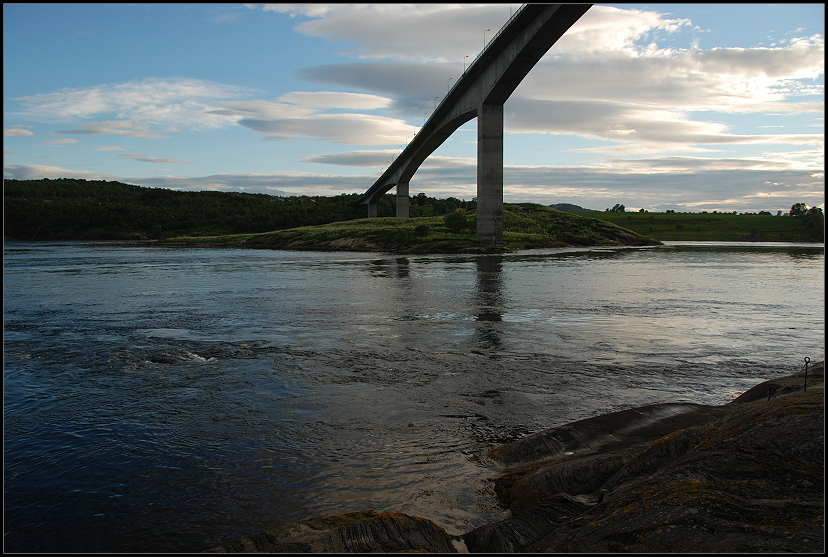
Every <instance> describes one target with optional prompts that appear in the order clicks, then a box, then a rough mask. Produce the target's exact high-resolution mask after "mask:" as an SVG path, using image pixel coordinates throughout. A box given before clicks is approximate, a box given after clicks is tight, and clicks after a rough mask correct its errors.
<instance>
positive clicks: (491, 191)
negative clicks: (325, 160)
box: [357, 4, 592, 242]
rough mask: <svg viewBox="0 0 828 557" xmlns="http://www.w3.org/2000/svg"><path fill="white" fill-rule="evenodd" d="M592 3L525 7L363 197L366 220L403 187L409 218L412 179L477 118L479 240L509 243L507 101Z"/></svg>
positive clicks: (403, 209) (402, 209)
mask: <svg viewBox="0 0 828 557" xmlns="http://www.w3.org/2000/svg"><path fill="white" fill-rule="evenodd" d="M590 7H592V4H524V5H523V6H521V7H520V9H518V11H516V12H515V13H514V15H513V16H512V17H511V18H510V19H509V21H507V22H506V25H504V26H503V27H502V28H501V29H500V31H498V33H497V34H496V35H495V36H494V37H493V38H492V40H491V41H489V43H488V44H487V45H486V46H485V48H484V49H483V51H482V52H481V53H480V54H479V55H478V56H477V58H475V60H474V62H472V64H471V65H470V66H469V67H468V69H466V71H465V72H464V73H463V75H462V77H461V78H460V79H458V80H457V81H456V82H455V83H454V86H453V87H452V88H451V89H450V90H449V92H448V94H447V95H446V96H445V98H444V99H443V101H442V102H441V103H440V104H439V106H437V108H436V109H435V110H434V112H433V113H432V115H431V117H430V118H429V119H428V121H427V122H426V123H425V124H424V125H423V127H422V129H421V130H420V132H419V133H418V134H417V135H415V136H414V139H412V140H411V143H409V144H408V145H407V146H406V148H405V150H403V152H402V153H401V154H400V155H399V156H398V157H397V158H396V159H394V161H393V162H392V163H391V165H390V166H389V167H388V169H387V170H386V171H385V173H383V175H382V176H380V178H379V179H378V180H377V181H376V182H375V183H374V185H373V186H371V187H370V188H369V189H368V191H367V192H365V194H364V195H363V196H362V197H360V198H359V200H358V202H357V203H358V204H359V205H367V207H368V216H369V217H376V216H377V203H378V201H379V200H380V198H382V196H383V195H384V194H385V193H387V192H388V191H389V190H390V189H391V188H393V187H396V188H397V216H398V217H406V218H407V217H408V204H409V181H410V180H411V177H412V176H413V175H414V173H415V172H417V169H418V168H420V165H421V164H422V163H423V161H425V160H426V158H428V156H429V155H430V154H431V153H433V152H434V151H435V150H436V149H437V147H439V146H440V145H442V144H443V142H444V141H445V140H446V139H448V138H449V136H450V135H451V134H452V133H454V131H455V130H456V129H457V128H459V127H460V126H462V125H463V124H465V123H466V122H468V121H469V120H471V119H472V118H475V117H476V118H477V237H478V239H481V240H487V241H491V242H500V241H502V240H503V103H505V102H506V99H508V98H509V96H510V95H511V94H512V92H514V90H515V89H516V88H517V86H518V85H519V84H520V82H521V81H522V80H523V78H524V77H526V75H527V74H528V73H529V71H530V70H531V69H532V68H533V67H534V66H535V64H537V62H538V60H540V59H541V57H543V55H544V54H546V52H547V51H548V50H549V49H550V48H551V47H552V45H554V44H555V43H556V42H557V40H558V39H560V38H561V36H563V34H564V33H565V32H566V31H567V30H568V29H569V28H570V27H571V26H572V24H574V23H575V22H576V21H578V19H579V18H580V17H581V16H582V15H584V14H585V13H586V12H587V10H589V8H590Z"/></svg>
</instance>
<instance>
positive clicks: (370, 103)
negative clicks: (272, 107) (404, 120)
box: [278, 91, 391, 110]
mask: <svg viewBox="0 0 828 557" xmlns="http://www.w3.org/2000/svg"><path fill="white" fill-rule="evenodd" d="M278 100H279V101H281V102H286V103H293V104H298V105H302V106H311V107H317V108H348V109H355V110H375V109H378V108H384V107H386V106H388V104H390V103H391V99H389V98H386V97H380V96H377V95H367V94H365V93H342V92H338V91H294V92H291V93H286V94H284V95H282V96H281V97H279V99H278Z"/></svg>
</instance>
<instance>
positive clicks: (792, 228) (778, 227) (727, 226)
mask: <svg viewBox="0 0 828 557" xmlns="http://www.w3.org/2000/svg"><path fill="white" fill-rule="evenodd" d="M578 214H579V215H584V216H588V217H592V218H595V219H601V220H605V221H607V222H611V223H614V224H616V225H618V226H621V227H623V228H627V229H629V230H632V231H634V232H638V233H639V234H643V235H644V236H649V237H650V238H654V239H656V240H661V241H665V240H666V241H670V240H705V241H723V242H728V241H765V242H812V241H815V240H816V241H822V233H821V231H820V232H819V233H817V234H814V233H810V232H809V231H808V230H807V229H806V228H805V226H804V225H803V222H802V220H801V219H796V218H792V217H786V216H771V215H732V214H723V213H621V212H613V211H588V212H581V213H578Z"/></svg>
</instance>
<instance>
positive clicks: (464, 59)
mask: <svg viewBox="0 0 828 557" xmlns="http://www.w3.org/2000/svg"><path fill="white" fill-rule="evenodd" d="M466 58H468V55H466V56H463V73H466Z"/></svg>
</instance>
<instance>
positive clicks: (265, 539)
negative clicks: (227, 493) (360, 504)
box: [205, 511, 456, 553]
mask: <svg viewBox="0 0 828 557" xmlns="http://www.w3.org/2000/svg"><path fill="white" fill-rule="evenodd" d="M392 552H406V553H408V552H417V553H456V550H455V549H454V546H453V545H452V543H451V537H450V536H449V535H448V534H447V533H446V532H445V531H444V530H443V529H442V528H440V527H439V526H437V525H436V524H434V523H433V522H431V521H430V520H426V519H424V518H417V517H413V516H408V515H405V514H401V513H393V512H386V513H377V512H374V511H362V512H358V513H347V514H338V515H334V516H326V517H317V518H310V519H307V520H301V521H299V522H294V523H292V524H286V525H284V526H281V527H279V528H275V529H273V530H268V531H267V532H262V533H260V534H256V535H254V536H251V537H249V538H244V539H241V540H238V541H235V542H232V543H228V544H225V545H222V546H220V547H217V548H215V549H211V550H208V551H206V552H205V553H392Z"/></svg>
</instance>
